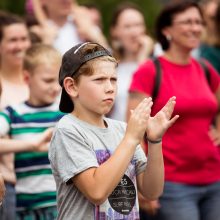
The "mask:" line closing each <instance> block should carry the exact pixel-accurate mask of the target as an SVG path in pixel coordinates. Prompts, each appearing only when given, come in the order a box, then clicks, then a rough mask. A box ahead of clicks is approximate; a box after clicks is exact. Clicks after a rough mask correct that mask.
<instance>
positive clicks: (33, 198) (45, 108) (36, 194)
mask: <svg viewBox="0 0 220 220" xmlns="http://www.w3.org/2000/svg"><path fill="white" fill-rule="evenodd" d="M60 62H61V55H60V54H59V53H58V52H57V51H56V50H55V49H54V48H53V47H51V46H48V45H37V44H36V45H34V46H33V47H32V48H30V49H28V50H27V53H26V55H25V59H24V75H25V80H26V82H27V84H28V86H29V89H30V96H29V98H28V100H27V101H26V102H23V103H21V104H17V105H13V106H9V107H7V108H5V109H4V110H3V112H2V113H1V114H0V124H1V126H0V134H1V135H2V136H5V135H9V136H10V137H11V138H12V139H13V140H11V141H17V145H18V146H17V148H18V150H16V149H14V152H18V151H21V147H22V146H21V141H22V140H23V142H24V143H26V144H25V145H24V146H23V152H20V153H16V154H15V172H16V177H17V183H16V198H17V218H16V219H18V220H19V219H43V220H44V219H48V216H50V219H54V218H55V217H56V213H57V211H56V185H55V181H54V178H53V175H52V172H51V168H50V163H49V160H48V153H47V152H39V150H40V149H37V148H36V147H35V146H34V145H32V144H30V142H32V141H34V140H35V141H36V143H37V142H38V141H39V138H40V137H42V135H43V134H44V132H45V131H46V130H47V129H48V128H51V127H53V126H54V125H55V123H56V122H57V121H58V120H59V119H60V118H61V116H62V115H63V114H62V113H61V112H60V111H58V104H57V103H56V102H55V101H56V99H57V96H58V95H59V91H60V88H59V84H58V82H57V81H58V71H59V67H60ZM2 141H3V140H2ZM5 141H7V140H5ZM28 141H29V142H28ZM45 142H46V139H45V141H44V144H45ZM11 143H13V144H14V142H11ZM27 143H29V147H28V144H27ZM47 143H49V142H48V140H47ZM0 145H1V142H0ZM13 146H14V145H13ZM14 147H15V146H14ZM31 147H32V148H31ZM44 147H45V146H44ZM8 148H10V149H11V150H12V145H8ZM4 149H5V148H4ZM27 150H29V151H30V150H32V151H31V152H27ZM37 151H38V152H37Z"/></svg>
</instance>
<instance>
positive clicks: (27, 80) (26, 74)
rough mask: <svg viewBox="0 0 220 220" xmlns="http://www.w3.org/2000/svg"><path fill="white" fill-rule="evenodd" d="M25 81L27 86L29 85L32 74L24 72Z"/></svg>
mask: <svg viewBox="0 0 220 220" xmlns="http://www.w3.org/2000/svg"><path fill="white" fill-rule="evenodd" d="M23 76H24V81H25V83H26V84H29V81H30V73H29V72H28V71H27V70H23Z"/></svg>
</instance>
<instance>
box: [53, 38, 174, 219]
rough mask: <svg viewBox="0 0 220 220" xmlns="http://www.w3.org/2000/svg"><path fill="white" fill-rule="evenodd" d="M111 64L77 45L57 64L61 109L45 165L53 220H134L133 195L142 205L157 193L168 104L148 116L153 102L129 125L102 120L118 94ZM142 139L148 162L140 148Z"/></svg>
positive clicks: (94, 48) (90, 47)
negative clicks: (52, 184)
mask: <svg viewBox="0 0 220 220" xmlns="http://www.w3.org/2000/svg"><path fill="white" fill-rule="evenodd" d="M116 65H117V63H116V60H115V59H114V58H113V57H112V55H111V54H110V52H109V51H107V50H106V49H105V48H103V47H102V46H101V45H99V44H96V43H90V42H88V43H83V44H79V45H77V46H75V47H73V48H71V49H70V50H69V51H67V52H66V53H65V54H64V56H63V60H62V64H61V68H60V73H59V83H60V85H61V86H62V95H61V100H60V110H61V111H63V112H65V113H69V114H67V115H65V116H64V117H63V118H62V119H61V120H60V121H59V123H58V125H57V127H56V129H55V132H54V135H53V137H52V140H51V145H50V148H49V159H50V162H51V167H52V171H53V175H54V177H55V181H56V185H57V190H58V198H57V199H58V220H61V219H62V220H63V219H74V220H77V219H86V220H89V219H94V220H96V219H132V220H133V219H139V208H138V200H137V188H138V189H139V190H140V192H141V193H142V194H143V195H144V196H145V197H147V198H148V199H156V198H158V196H160V194H161V193H162V191H163V181H164V165H163V156H162V147H161V141H162V136H163V134H164V132H165V131H166V130H167V129H168V127H170V126H171V125H172V124H173V123H174V122H175V121H176V119H177V118H178V116H175V117H173V118H172V119H171V114H172V112H173V108H174V106H175V97H172V98H171V99H170V100H169V101H168V103H167V104H166V105H165V106H164V107H163V109H162V110H161V111H160V112H158V113H157V115H156V116H154V117H150V112H151V106H152V104H153V103H152V99H151V98H148V99H145V100H143V101H142V102H141V103H140V104H139V106H138V107H137V108H136V109H134V110H133V111H132V114H131V117H130V120H129V122H128V124H127V126H126V125H125V123H123V122H119V121H115V120H112V119H108V118H106V117H105V114H107V113H108V112H109V111H110V110H111V107H112V106H113V103H114V100H115V96H116V90H117V74H116ZM145 132H146V133H147V138H148V142H149V152H148V153H149V158H148V162H147V159H146V157H145V154H144V152H143V151H142V148H141V146H140V145H139V144H140V142H141V141H142V139H143V137H144V133H145Z"/></svg>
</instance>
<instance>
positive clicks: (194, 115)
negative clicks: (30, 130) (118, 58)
mask: <svg viewBox="0 0 220 220" xmlns="http://www.w3.org/2000/svg"><path fill="white" fill-rule="evenodd" d="M202 31H203V18H202V13H201V10H200V8H199V6H198V4H197V3H195V2H192V1H182V2H180V1H178V3H173V4H170V5H167V6H165V8H164V9H163V10H162V11H161V13H160V14H159V16H158V19H157V23H156V35H157V40H158V41H159V43H161V45H162V48H163V50H164V54H163V55H162V56H160V57H159V58H158V59H159V63H160V68H161V81H160V83H159V89H158V95H157V96H156V97H155V98H154V105H153V108H152V113H151V114H152V115H154V114H155V113H156V112H157V111H158V110H159V109H161V107H162V106H163V105H164V103H165V102H166V101H167V100H168V97H170V96H176V97H177V104H176V108H175V111H174V114H175V115H176V114H178V115H179V116H180V118H179V120H178V121H177V122H176V124H175V125H174V126H173V127H172V128H170V129H169V130H168V132H167V133H166V135H165V136H164V137H163V155H164V163H165V186H164V193H163V195H162V196H161V197H160V200H159V202H160V209H159V212H158V219H160V220H177V219H178V220H217V219H220V148H219V144H220V132H219V131H218V128H219V127H220V126H219V123H218V119H216V127H214V126H213V125H212V122H213V119H214V118H215V117H216V115H217V113H218V111H219V105H220V78H219V75H218V73H217V72H216V70H215V69H214V68H213V67H212V66H211V64H209V63H208V62H206V61H205V64H206V66H207V68H208V70H209V77H210V82H208V80H207V78H206V76H205V73H204V69H203V67H202V66H201V65H200V63H199V62H198V61H196V60H195V59H194V58H193V57H191V51H192V50H193V49H194V48H196V47H198V46H199V44H200V37H201V34H202ZM155 77H156V68H155V66H154V64H153V62H152V61H151V60H150V61H146V62H145V63H144V64H143V65H141V66H140V67H139V69H138V70H137V71H136V73H135V74H134V76H133V80H132V83H131V86H130V97H129V103H128V112H129V111H130V109H134V108H135V106H136V105H137V104H138V103H139V102H140V100H142V99H143V98H144V97H148V96H152V94H153V91H154V87H155V85H156V82H155V79H156V78H155ZM146 148H147V146H146ZM148 159H149V160H150V159H151V158H148Z"/></svg>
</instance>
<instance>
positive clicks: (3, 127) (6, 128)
mask: <svg viewBox="0 0 220 220" xmlns="http://www.w3.org/2000/svg"><path fill="white" fill-rule="evenodd" d="M10 124H11V120H10V117H9V115H8V114H7V113H6V111H4V112H0V137H3V136H5V135H8V134H9V132H10Z"/></svg>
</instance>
